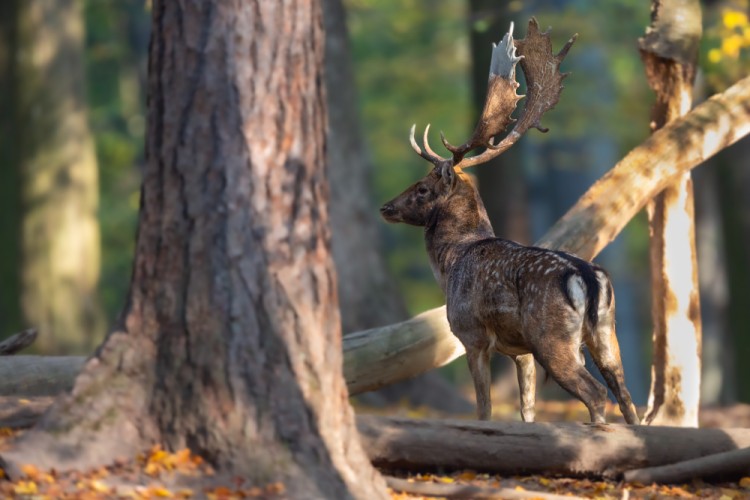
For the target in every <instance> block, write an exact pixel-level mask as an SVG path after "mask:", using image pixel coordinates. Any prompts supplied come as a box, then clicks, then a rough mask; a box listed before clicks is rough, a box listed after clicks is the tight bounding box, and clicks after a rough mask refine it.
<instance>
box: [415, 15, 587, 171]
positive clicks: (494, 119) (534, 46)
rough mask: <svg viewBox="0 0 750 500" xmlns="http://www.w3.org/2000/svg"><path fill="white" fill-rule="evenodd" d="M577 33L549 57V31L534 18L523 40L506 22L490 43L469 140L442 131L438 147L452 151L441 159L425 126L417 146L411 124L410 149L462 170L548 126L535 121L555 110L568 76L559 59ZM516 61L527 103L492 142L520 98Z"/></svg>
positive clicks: (490, 157)
mask: <svg viewBox="0 0 750 500" xmlns="http://www.w3.org/2000/svg"><path fill="white" fill-rule="evenodd" d="M577 37H578V35H577V34H576V35H573V37H571V39H570V40H568V42H567V43H566V44H565V46H564V47H563V48H562V50H560V52H558V53H557V55H553V54H552V42H551V40H550V36H549V31H546V32H543V33H542V32H540V31H539V24H538V23H537V21H536V19H535V18H531V20H530V21H529V28H528V31H527V33H526V38H524V39H522V40H514V39H513V23H511V25H510V30H508V33H506V34H505V36H503V39H502V40H501V41H500V43H499V44H497V45H494V44H493V48H492V61H491V63H490V78H489V84H488V87H487V97H486V99H485V102H484V110H483V111H482V116H481V117H480V118H479V121H478V122H477V125H476V127H475V128H474V133H473V134H472V135H471V138H470V139H469V140H468V141H467V142H465V143H464V144H462V145H461V146H458V147H456V146H453V145H452V144H450V143H449V142H448V141H447V140H446V139H445V137H444V136H443V134H442V133H441V134H440V137H441V139H442V141H443V145H445V147H446V148H447V149H448V150H449V151H450V152H451V153H452V154H453V157H452V158H443V157H441V156H439V155H437V154H435V153H434V151H432V150H431V149H430V147H429V144H428V143H427V130H429V126H428V127H427V129H426V130H425V137H424V145H425V149H426V151H427V152H426V153H425V152H422V150H421V149H420V148H419V147H418V146H417V145H416V142H415V141H414V127H412V133H411V142H412V147H414V149H415V151H417V153H418V154H419V155H420V156H422V157H423V158H425V159H427V160H429V161H431V162H432V163H433V164H435V165H437V163H438V162H445V161H452V162H453V165H454V166H456V167H461V168H467V167H473V166H474V165H479V164H480V163H484V162H486V161H489V160H491V159H492V158H495V157H496V156H498V155H500V154H501V153H503V152H504V151H506V150H507V149H509V148H510V147H511V146H512V145H513V144H515V143H516V142H517V141H518V139H519V138H520V137H521V136H522V135H523V134H524V133H525V132H526V131H527V130H528V129H530V128H532V127H535V128H537V129H539V130H540V131H542V132H546V131H547V129H545V128H543V127H542V126H541V124H540V121H541V119H542V115H544V113H545V112H547V111H548V110H550V109H552V108H554V107H555V105H556V104H557V102H558V101H559V100H560V93H561V92H562V89H563V85H562V81H563V79H564V78H565V77H566V76H568V73H560V63H561V62H562V61H563V59H565V56H566V55H567V53H568V51H569V50H570V47H571V46H572V45H573V42H575V40H576V38H577ZM516 51H518V55H516ZM519 61H520V63H521V69H522V70H523V73H524V75H525V77H526V87H527V95H526V103H525V106H524V109H523V111H522V112H521V116H520V118H519V119H518V121H517V122H516V125H515V126H514V127H513V130H511V131H510V133H509V134H508V135H507V136H505V138H504V139H503V140H502V141H500V142H499V143H497V144H495V143H494V142H493V137H495V136H496V135H498V134H500V133H502V132H504V131H505V128H506V127H507V126H508V125H509V124H510V123H512V122H513V121H514V120H513V118H511V114H512V113H513V110H515V108H516V103H517V102H518V100H519V99H521V98H522V97H524V96H519V95H518V94H516V89H517V88H518V83H517V82H516V64H517V63H518V62H519ZM478 147H484V148H485V151H483V152H482V153H481V154H479V155H477V156H473V157H471V158H464V156H465V155H466V154H467V153H468V152H470V151H472V150H474V149H476V148H478Z"/></svg>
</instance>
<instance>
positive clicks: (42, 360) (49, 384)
mask: <svg viewBox="0 0 750 500" xmlns="http://www.w3.org/2000/svg"><path fill="white" fill-rule="evenodd" d="M85 360H86V358H84V357H83V356H3V357H0V396H25V397H32V396H55V395H57V394H60V393H61V392H65V391H67V390H69V389H71V388H72V387H73V381H74V380H75V378H76V375H78V372H79V371H81V367H82V366H83V362H84V361H85Z"/></svg>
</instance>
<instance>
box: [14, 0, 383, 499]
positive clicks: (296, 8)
mask: <svg viewBox="0 0 750 500" xmlns="http://www.w3.org/2000/svg"><path fill="white" fill-rule="evenodd" d="M152 33H153V38H152V42H151V49H150V62H149V115H148V123H149V131H148V142H147V166H146V171H145V173H144V180H143V189H142V193H141V212H140V222H139V231H138V240H137V245H136V255H135V261H134V268H133V278H132V282H131V288H130V292H129V297H128V300H127V303H126V306H125V309H124V311H123V315H122V324H121V325H120V326H119V328H118V329H117V330H116V331H115V332H113V333H112V334H111V335H110V336H109V337H108V339H107V340H106V341H105V343H104V344H103V345H102V346H101V348H100V349H99V351H98V352H97V354H96V355H95V356H94V357H92V358H91V359H90V360H88V362H87V363H86V364H85V366H84V368H83V371H82V373H81V374H80V375H79V377H78V378H77V380H76V383H75V386H74V388H73V391H72V393H71V394H70V395H68V396H65V397H63V398H61V399H60V400H58V401H57V402H56V404H55V406H54V407H53V409H52V411H51V412H50V413H48V414H47V415H46V416H45V417H44V418H43V419H42V421H41V422H40V423H39V425H37V427H36V428H35V429H34V430H33V431H30V432H29V433H27V434H24V435H23V436H22V437H21V438H20V440H19V441H17V442H16V443H15V445H14V449H13V450H12V451H9V452H7V453H6V452H4V453H3V458H4V459H5V460H6V462H7V463H8V465H10V470H11V471H14V470H17V467H18V465H19V464H24V463H33V464H35V465H37V466H38V467H43V468H49V467H55V468H57V469H70V468H85V467H90V466H93V465H97V466H100V465H101V464H102V463H108V462H110V461H112V460H114V458H115V457H117V456H123V455H128V454H130V455H133V454H135V453H137V452H139V451H140V450H142V449H143V448H144V447H147V446H150V445H152V444H154V443H161V444H162V445H164V446H165V447H167V448H169V449H178V448H182V447H189V448H190V449H191V450H192V451H194V452H196V453H198V454H200V455H202V456H204V457H205V458H206V459H208V460H209V461H210V462H211V463H213V464H214V465H215V467H217V468H218V469H219V470H220V471H224V472H227V473H230V474H233V475H239V476H241V477H243V478H247V479H248V480H250V481H252V482H254V483H256V484H265V483H266V482H269V481H276V480H278V481H283V482H284V483H285V485H286V487H287V491H288V492H289V494H290V496H292V497H297V498H302V497H304V498H346V497H350V496H355V497H359V498H385V489H384V487H383V483H382V480H381V479H380V478H379V476H378V475H377V473H376V472H375V471H374V469H373V468H372V467H371V466H370V464H369V462H368V460H367V457H366V456H365V454H364V453H363V450H362V448H361V446H360V444H359V440H358V437H357V433H356V432H357V431H356V428H355V427H354V422H353V415H352V411H351V408H350V407H349V405H348V402H347V392H346V388H345V386H344V381H343V377H342V376H341V337H340V332H341V328H340V324H339V314H338V308H337V306H338V301H337V295H336V280H335V273H334V270H333V263H332V261H331V259H330V252H329V247H330V237H329V226H328V209H327V201H328V185H327V182H326V178H325V172H324V151H325V148H324V143H325V137H324V134H325V121H326V120H325V97H324V95H323V87H322V65H323V30H322V19H321V11H320V6H319V4H318V3H316V2H295V1H287V2H264V1H253V2H244V3H240V4H232V3H226V2H220V3H213V2H198V3H190V4H187V5H186V6H183V5H182V4H180V3H177V2H172V1H167V0H163V1H155V2H154V5H153V30H152ZM71 450H75V453H72V454H71Z"/></svg>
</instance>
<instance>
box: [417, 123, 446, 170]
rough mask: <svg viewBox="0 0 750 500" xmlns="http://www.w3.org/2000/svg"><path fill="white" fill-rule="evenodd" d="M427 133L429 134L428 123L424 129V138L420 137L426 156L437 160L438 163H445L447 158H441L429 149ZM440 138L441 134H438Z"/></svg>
mask: <svg viewBox="0 0 750 500" xmlns="http://www.w3.org/2000/svg"><path fill="white" fill-rule="evenodd" d="M429 133H430V124H429V123H428V124H427V126H426V127H425V128H424V136H423V137H422V143H423V144H424V149H425V150H426V151H427V154H429V155H431V156H433V157H434V158H437V159H439V160H440V161H447V160H448V158H443V157H442V156H440V155H439V154H437V153H436V152H435V151H433V150H432V148H431V147H430V140H429V138H428V135H429ZM440 137H443V132H440ZM433 163H434V162H433Z"/></svg>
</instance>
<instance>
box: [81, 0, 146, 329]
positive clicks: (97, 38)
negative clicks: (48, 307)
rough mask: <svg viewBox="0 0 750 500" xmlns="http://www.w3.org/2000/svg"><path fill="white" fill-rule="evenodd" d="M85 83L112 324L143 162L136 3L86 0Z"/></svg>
mask: <svg viewBox="0 0 750 500" xmlns="http://www.w3.org/2000/svg"><path fill="white" fill-rule="evenodd" d="M85 16H86V29H87V32H86V72H87V74H86V82H87V90H88V101H89V113H90V118H89V119H90V122H91V127H92V129H93V130H94V133H95V140H96V152H97V157H98V162H99V168H100V173H99V182H100V193H101V198H100V199H101V201H100V204H99V207H100V208H99V220H100V223H101V235H102V273H101V281H100V285H99V289H100V293H101V298H102V302H103V304H104V307H105V310H106V312H107V317H108V319H109V320H110V321H111V320H112V319H114V318H115V317H116V315H117V314H118V313H119V310H120V308H121V307H122V304H123V303H124V299H125V293H126V292H127V287H128V283H129V277H130V266H131V262H132V259H133V253H134V248H135V234H136V219H137V210H138V196H139V194H138V193H139V188H140V175H139V171H138V165H139V164H140V163H142V161H143V144H144V139H143V136H144V128H145V127H144V123H145V119H144V116H145V99H144V96H143V89H142V85H141V82H142V73H143V67H142V66H143V64H144V63H145V57H146V53H145V45H144V44H142V43H139V36H142V34H141V31H139V30H143V29H146V30H147V27H148V24H149V13H148V12H147V11H146V10H145V8H144V6H143V4H142V3H141V2H136V1H131V2H118V1H115V0H89V1H87V2H86V4H85Z"/></svg>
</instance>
